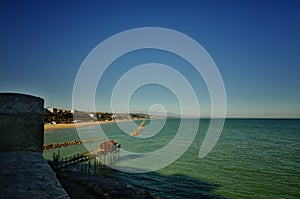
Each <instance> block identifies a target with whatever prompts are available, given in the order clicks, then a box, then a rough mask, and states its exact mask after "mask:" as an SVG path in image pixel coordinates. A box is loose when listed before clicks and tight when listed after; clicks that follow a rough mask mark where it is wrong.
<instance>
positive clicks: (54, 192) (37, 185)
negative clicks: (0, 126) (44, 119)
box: [0, 151, 69, 198]
mask: <svg viewBox="0 0 300 199" xmlns="http://www.w3.org/2000/svg"><path fill="white" fill-rule="evenodd" d="M0 161H1V162H0V188H1V191H0V198H69V196H68V195H67V193H66V192H65V190H64V189H63V188H62V186H61V184H60V183H59V181H58V180H57V178H56V176H55V174H54V172H53V171H52V169H51V168H50V166H49V165H48V163H47V161H46V160H44V159H43V157H42V155H41V153H39V152H29V151H19V152H6V153H3V152H2V153H0Z"/></svg>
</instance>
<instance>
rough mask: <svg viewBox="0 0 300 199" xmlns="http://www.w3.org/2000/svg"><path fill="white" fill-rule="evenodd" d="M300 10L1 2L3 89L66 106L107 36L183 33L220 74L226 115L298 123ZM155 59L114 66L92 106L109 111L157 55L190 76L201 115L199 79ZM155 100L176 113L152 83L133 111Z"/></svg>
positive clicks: (285, 5) (246, 4)
mask: <svg viewBox="0 0 300 199" xmlns="http://www.w3.org/2000/svg"><path fill="white" fill-rule="evenodd" d="M299 9H300V3H299V2H298V1H153V0H152V1H89V2H84V1H2V3H1V7H0V24H1V31H0V43H1V47H0V67H1V73H0V92H21V93H28V94H32V95H36V96H41V97H43V98H44V99H45V106H55V107H65V108H71V104H72V89H73V83H74V80H75V77H76V73H77V71H78V69H79V67H80V65H81V63H82V62H83V60H84V59H85V57H86V56H87V55H88V53H89V52H90V51H91V50H92V49H93V48H94V47H95V46H96V45H98V44H99V43H100V42H102V41H104V40H105V39H107V38H108V37H110V36H112V35H114V34H117V33H119V32H122V31H125V30H128V29H132V28H139V27H148V26H152V27H164V28H169V29H173V30H176V31H180V32H182V33H184V34H186V35H188V36H190V37H191V38H193V39H195V40H196V41H197V42H199V43H200V44H201V45H202V46H203V47H204V48H205V49H206V51H207V52H208V53H209V54H210V56H211V57H212V58H213V60H214V61H215V63H216V65H217V66H218V69H219V71H220V73H221V75H222V77H223V81H224V84H225V88H226V94H227V114H228V116H230V117H300V78H299V74H300V60H299V57H300V50H299V46H300V14H299ZM145 53H148V54H147V56H146V55H144V56H143V54H145ZM156 53H157V52H150V53H149V52H136V53H135V54H133V55H129V56H128V57H127V58H126V57H124V58H120V59H118V60H116V62H115V63H114V64H113V65H112V66H111V68H110V70H108V71H107V73H106V77H104V79H103V80H101V81H103V83H105V85H106V86H105V88H102V87H101V85H103V84H99V85H100V86H99V89H98V90H97V95H96V107H97V109H99V110H104V111H109V105H110V102H109V98H110V94H111V89H112V88H113V84H114V81H117V79H118V77H120V75H121V72H122V71H123V72H126V70H128V69H130V67H132V66H134V65H135V64H141V63H144V62H147V61H151V59H150V58H154V59H155V60H154V61H156V62H163V63H166V64H170V65H172V67H174V68H177V69H178V70H179V71H180V72H181V73H182V74H184V75H186V76H187V79H188V80H189V81H191V83H192V85H193V87H194V89H195V91H196V93H197V97H198V99H199V103H200V108H201V111H202V112H203V115H208V114H209V110H210V108H209V105H210V103H209V97H208V93H207V89H206V88H205V84H204V82H203V81H202V79H201V77H199V76H197V75H195V74H194V72H193V69H191V67H189V66H188V64H187V63H184V61H182V60H179V58H178V57H174V56H172V55H169V54H166V53H160V55H159V56H156ZM174 60H176V61H174ZM181 62H182V63H181ZM178 63H181V64H178ZM126 64H127V65H126ZM122 67H123V68H122ZM112 80H114V81H112ZM147 89H148V90H147ZM149 89H150V90H149ZM149 93H150V94H151V95H150V94H149ZM153 96H156V97H153ZM157 96H161V97H160V98H158V97H157ZM152 103H162V104H165V106H166V107H167V108H168V111H170V112H178V103H177V101H176V99H174V96H173V95H172V94H171V93H170V92H169V91H168V90H166V89H163V88H158V87H157V86H156V87H155V86H152V87H151V86H148V87H144V88H141V89H139V91H137V92H136V93H135V94H134V96H133V98H132V100H131V104H130V106H131V107H132V109H135V110H144V109H147V108H149V107H148V106H149V104H152ZM191 115H192V113H191Z"/></svg>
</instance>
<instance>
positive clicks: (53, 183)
mask: <svg viewBox="0 0 300 199" xmlns="http://www.w3.org/2000/svg"><path fill="white" fill-rule="evenodd" d="M43 113H44V100H43V99H42V98H39V97H34V96H30V95H24V94H17V93H0V142H1V143H0V190H1V191H0V198H69V196H68V194H67V193H66V191H65V190H64V189H63V187H62V186H61V184H60V183H59V181H58V180H57V178H56V176H55V173H54V172H53V171H52V169H51V168H50V166H49V164H48V162H47V161H46V160H45V159H44V158H43V156H42V153H41V152H42V150H43V142H44V122H43V119H44V115H43Z"/></svg>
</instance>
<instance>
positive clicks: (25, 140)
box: [0, 93, 44, 152]
mask: <svg viewBox="0 0 300 199" xmlns="http://www.w3.org/2000/svg"><path fill="white" fill-rule="evenodd" d="M43 110H44V100H43V99H42V98H39V97H34V96H30V95H23V94H15V93H0V152H8V151H38V152H42V149H43V141H44V137H43V136H44V134H43V133H44V121H43V120H44V115H43Z"/></svg>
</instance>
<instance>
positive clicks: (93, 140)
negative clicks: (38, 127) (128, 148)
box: [43, 138, 105, 150]
mask: <svg viewBox="0 0 300 199" xmlns="http://www.w3.org/2000/svg"><path fill="white" fill-rule="evenodd" d="M104 140H105V138H96V139H90V140H74V141H71V142H62V143H54V144H44V146H43V149H44V150H47V149H56V148H60V147H66V146H72V145H77V144H83V143H88V142H99V141H104Z"/></svg>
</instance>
